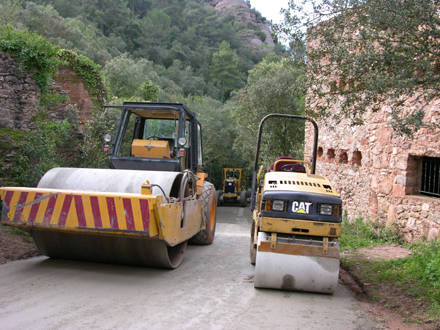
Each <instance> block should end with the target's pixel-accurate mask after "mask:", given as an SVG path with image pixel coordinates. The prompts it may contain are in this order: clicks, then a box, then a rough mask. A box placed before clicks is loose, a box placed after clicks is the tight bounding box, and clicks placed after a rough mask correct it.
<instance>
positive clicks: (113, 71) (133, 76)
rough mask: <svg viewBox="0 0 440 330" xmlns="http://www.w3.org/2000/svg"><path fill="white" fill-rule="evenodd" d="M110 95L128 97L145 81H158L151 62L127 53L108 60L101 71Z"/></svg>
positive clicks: (154, 82)
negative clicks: (134, 57) (135, 58)
mask: <svg viewBox="0 0 440 330" xmlns="http://www.w3.org/2000/svg"><path fill="white" fill-rule="evenodd" d="M103 75H104V80H105V83H106V86H107V91H108V93H109V95H110V97H118V98H130V97H133V96H134V95H136V92H137V91H138V90H139V88H140V87H141V85H142V84H143V83H145V82H147V81H150V82H152V83H153V84H157V83H160V81H161V80H160V78H159V77H158V76H157V74H156V73H155V72H154V66H153V63H152V62H150V61H148V60H146V59H138V60H134V59H132V58H131V57H130V56H129V55H128V54H127V53H125V54H122V55H121V56H118V57H116V58H114V59H112V60H110V61H109V62H107V65H106V66H105V68H104V71H103Z"/></svg>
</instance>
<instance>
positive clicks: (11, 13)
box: [0, 0, 21, 27]
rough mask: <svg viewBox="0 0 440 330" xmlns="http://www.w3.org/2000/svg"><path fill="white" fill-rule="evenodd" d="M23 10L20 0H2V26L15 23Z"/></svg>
mask: <svg viewBox="0 0 440 330" xmlns="http://www.w3.org/2000/svg"><path fill="white" fill-rule="evenodd" d="M20 12H21V4H20V1H19V0H2V1H1V3H0V26H3V27H4V26H6V25H8V24H14V23H16V22H17V21H18V18H19V15H20Z"/></svg>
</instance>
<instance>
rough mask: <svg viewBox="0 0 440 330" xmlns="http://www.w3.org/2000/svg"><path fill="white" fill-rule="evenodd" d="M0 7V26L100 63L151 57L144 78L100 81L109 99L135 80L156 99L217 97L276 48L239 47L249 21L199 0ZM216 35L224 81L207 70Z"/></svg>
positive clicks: (37, 0) (129, 92) (14, 2)
mask: <svg viewBox="0 0 440 330" xmlns="http://www.w3.org/2000/svg"><path fill="white" fill-rule="evenodd" d="M3 3H4V4H3ZM21 4H23V7H22V6H21ZM0 6H2V7H1V8H2V10H3V9H4V13H5V14H3V13H0V24H3V25H4V24H6V23H11V24H12V25H13V26H14V27H15V28H17V29H23V28H25V29H28V30H29V31H31V32H34V33H37V34H40V35H41V36H43V37H44V38H45V39H46V40H48V41H49V42H51V43H52V44H55V45H58V46H59V47H61V48H63V49H68V50H69V51H71V52H72V53H75V52H76V53H77V54H80V55H84V56H86V57H88V58H90V59H91V60H93V61H94V62H95V63H99V64H101V65H103V66H105V67H107V65H108V64H110V63H111V62H112V60H115V59H117V58H119V57H120V56H121V55H122V54H126V55H125V56H127V57H128V58H131V59H132V60H133V61H135V62H136V63H137V62H138V61H139V60H140V59H145V60H148V61H150V62H151V63H150V68H149V69H148V72H149V73H148V74H147V77H142V78H139V74H137V77H135V79H134V80H135V81H134V82H131V81H129V80H127V79H124V81H125V82H128V85H127V88H126V90H124V88H122V85H124V84H118V83H117V82H116V81H114V80H112V81H109V80H107V84H111V85H112V86H110V88H111V89H112V90H109V93H110V99H112V98H115V97H116V98H130V97H133V96H134V95H135V94H134V93H135V92H136V91H137V90H138V88H139V86H140V85H141V84H143V83H144V82H147V81H150V82H151V83H152V84H154V85H156V86H159V87H160V90H161V95H160V98H162V99H165V100H166V99H168V98H169V96H168V94H176V93H177V94H183V95H184V96H189V95H199V96H203V95H206V96H210V97H212V98H216V99H223V100H225V99H227V98H228V97H229V94H230V91H231V90H233V89H236V88H239V87H240V86H241V85H242V81H244V79H245V77H246V75H247V72H248V70H249V69H251V68H252V67H253V66H254V65H255V64H256V63H258V62H259V61H261V59H262V58H263V57H264V56H266V55H267V54H268V53H271V52H275V53H277V54H278V55H280V54H282V52H283V49H282V47H280V45H278V46H276V47H260V49H257V50H255V49H252V48H250V47H248V46H246V45H245V44H244V43H243V42H241V39H240V33H241V32H243V31H249V27H247V26H242V25H241V24H240V23H238V22H236V21H235V20H234V17H233V16H232V15H229V16H226V17H223V16H220V15H217V12H216V10H214V9H206V8H204V4H203V2H201V1H199V0H179V1H177V0H172V1H171V0H170V1H166V2H164V1H150V0H124V1H119V0H100V1H95V0H86V1H80V0H71V1H66V0H33V1H32V0H31V1H26V2H24V3H22V2H20V1H19V0H5V1H4V2H2V4H0ZM6 13H7V14H6ZM250 28H251V32H252V33H257V34H258V35H259V37H260V38H261V39H262V40H263V39H264V38H265V37H266V35H265V34H264V33H262V32H261V30H260V28H259V27H258V26H257V25H255V24H252V23H250ZM223 41H226V42H228V43H229V45H230V51H231V52H233V53H234V54H235V56H234V57H235V58H234V62H233V66H234V71H233V72H232V76H231V77H229V78H228V79H229V81H228V82H226V81H225V77H224V76H221V75H222V74H223V71H219V72H218V73H219V75H217V74H212V72H211V70H210V66H211V65H213V64H214V65H216V64H215V63H213V62H212V60H213V54H214V53H215V52H216V50H218V49H219V46H220V44H221V43H222V42H223ZM176 60H178V61H179V62H176ZM113 64H114V63H113ZM128 71H129V70H128ZM226 71H228V72H231V71H230V70H229V69H228V70H226ZM144 73H145V72H144ZM118 76H120V77H123V76H124V75H123V74H121V73H120V74H118ZM153 76H154V77H153ZM86 78H87V77H86ZM231 79H232V80H231ZM91 83H92V88H94V87H96V86H93V82H91ZM225 83H226V84H225ZM113 85H119V86H113ZM224 87H225V88H226V91H225V90H224ZM97 95H99V94H97Z"/></svg>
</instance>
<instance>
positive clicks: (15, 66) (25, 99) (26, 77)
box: [0, 51, 41, 131]
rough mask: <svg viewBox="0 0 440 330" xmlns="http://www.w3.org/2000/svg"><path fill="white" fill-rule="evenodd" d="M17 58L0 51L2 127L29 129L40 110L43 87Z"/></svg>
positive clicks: (0, 110) (0, 123)
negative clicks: (23, 68)
mask: <svg viewBox="0 0 440 330" xmlns="http://www.w3.org/2000/svg"><path fill="white" fill-rule="evenodd" d="M31 76H32V74H31V73H29V72H23V71H22V70H21V65H20V64H19V63H18V62H17V60H16V59H15V58H14V57H12V56H10V55H9V54H6V53H4V52H2V51H0V127H3V128H9V129H19V130H22V131H28V130H29V129H31V128H32V122H31V119H32V117H34V116H35V115H36V114H37V112H38V104H39V102H40V98H41V88H40V87H39V86H38V85H36V84H35V81H34V79H32V78H31Z"/></svg>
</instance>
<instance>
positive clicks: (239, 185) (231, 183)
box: [217, 167, 248, 207]
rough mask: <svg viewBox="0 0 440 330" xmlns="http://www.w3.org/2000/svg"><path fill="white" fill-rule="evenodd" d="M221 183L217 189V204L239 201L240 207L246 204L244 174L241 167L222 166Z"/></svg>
mask: <svg viewBox="0 0 440 330" xmlns="http://www.w3.org/2000/svg"><path fill="white" fill-rule="evenodd" d="M222 184H223V188H222V190H217V206H221V205H223V203H234V204H237V203H240V206H241V207H246V206H247V197H248V195H247V192H246V189H245V184H246V175H245V173H244V171H243V168H232V167H225V168H223V179H222Z"/></svg>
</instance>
